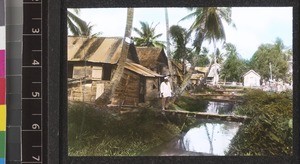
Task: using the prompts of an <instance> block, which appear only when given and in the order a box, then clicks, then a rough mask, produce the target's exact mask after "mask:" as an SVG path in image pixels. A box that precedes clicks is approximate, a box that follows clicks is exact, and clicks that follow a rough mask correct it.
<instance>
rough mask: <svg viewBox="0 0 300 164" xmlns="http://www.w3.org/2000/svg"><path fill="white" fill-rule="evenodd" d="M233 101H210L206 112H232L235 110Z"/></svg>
mask: <svg viewBox="0 0 300 164" xmlns="http://www.w3.org/2000/svg"><path fill="white" fill-rule="evenodd" d="M233 106H234V104H233V103H228V102H214V101H209V102H208V105H207V108H206V113H213V114H214V113H216V114H230V113H231V112H232V110H233Z"/></svg>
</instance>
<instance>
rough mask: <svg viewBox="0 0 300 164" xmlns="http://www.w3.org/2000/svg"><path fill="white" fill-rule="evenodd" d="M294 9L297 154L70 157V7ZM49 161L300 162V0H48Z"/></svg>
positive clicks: (53, 162) (294, 114)
mask: <svg viewBox="0 0 300 164" xmlns="http://www.w3.org/2000/svg"><path fill="white" fill-rule="evenodd" d="M192 6H230V7H238V6H239V7H242V6H243V7H255V6H261V7H276V6H277V7H279V6H285V7H293V64H294V65H293V83H294V86H293V118H294V121H293V124H294V128H293V132H294V133H293V134H294V136H293V137H294V143H293V152H294V154H293V156H274V157H272V156H268V157H265V156H259V157H258V156H250V157H247V156H222V157H216V156H210V157H207V156H206V157H203V156H202V157H182V156H180V157H179V156H175V157H155V156H153V157H119V156H114V157H69V156H67V151H68V148H67V143H68V142H67V112H66V108H67V92H66V91H65V88H66V87H67V64H66V63H67V62H66V59H67V57H66V56H67V55H66V52H67V50H66V49H67V48H66V46H64V45H66V44H67V41H66V40H67V39H66V36H67V30H66V21H65V20H66V9H67V8H96V7H192ZM48 11H49V12H48V17H47V19H48V91H49V94H48V126H49V127H48V131H47V132H48V138H47V143H48V146H47V150H48V158H47V159H48V161H47V163H49V164H56V163H89V164H90V163H269V162H270V163H280V164H282V163H300V160H299V157H300V153H299V108H300V106H299V97H300V92H299V91H300V88H299V47H300V44H299V2H298V0H252V1H251V0H246V1H241V0H211V1H203V0H154V1H153V0H140V1H138V0H131V1H129V0H125V1H124V0H109V1H105V0H49V1H48Z"/></svg>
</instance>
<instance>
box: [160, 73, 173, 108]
mask: <svg viewBox="0 0 300 164" xmlns="http://www.w3.org/2000/svg"><path fill="white" fill-rule="evenodd" d="M160 96H161V98H162V99H161V105H162V110H165V109H166V108H168V106H169V99H170V97H171V96H172V89H171V84H170V82H169V80H168V77H164V81H163V82H162V83H161V84H160Z"/></svg>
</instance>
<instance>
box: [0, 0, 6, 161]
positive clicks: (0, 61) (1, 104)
mask: <svg viewBox="0 0 300 164" xmlns="http://www.w3.org/2000/svg"><path fill="white" fill-rule="evenodd" d="M5 29H6V28H5V1H4V0H0V164H4V163H5V161H6V160H5V158H6V41H5V40H6V39H5V38H6V37H5V36H6V32H5V31H6V30H5Z"/></svg>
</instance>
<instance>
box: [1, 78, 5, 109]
mask: <svg viewBox="0 0 300 164" xmlns="http://www.w3.org/2000/svg"><path fill="white" fill-rule="evenodd" d="M4 104H5V78H0V105H4Z"/></svg>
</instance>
